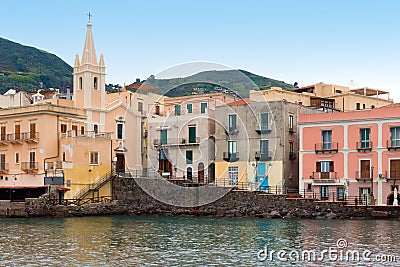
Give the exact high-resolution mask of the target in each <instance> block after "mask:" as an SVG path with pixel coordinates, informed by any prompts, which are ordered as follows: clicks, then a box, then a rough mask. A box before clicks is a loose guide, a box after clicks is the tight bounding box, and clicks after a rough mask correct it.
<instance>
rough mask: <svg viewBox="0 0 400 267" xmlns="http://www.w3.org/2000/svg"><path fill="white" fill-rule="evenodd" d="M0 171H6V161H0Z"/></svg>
mask: <svg viewBox="0 0 400 267" xmlns="http://www.w3.org/2000/svg"><path fill="white" fill-rule="evenodd" d="M0 173H2V174H4V173H8V163H5V162H0Z"/></svg>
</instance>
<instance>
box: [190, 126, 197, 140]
mask: <svg viewBox="0 0 400 267" xmlns="http://www.w3.org/2000/svg"><path fill="white" fill-rule="evenodd" d="M189 143H196V127H195V126H189Z"/></svg>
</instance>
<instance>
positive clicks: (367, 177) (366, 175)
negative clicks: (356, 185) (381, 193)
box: [355, 170, 372, 182]
mask: <svg viewBox="0 0 400 267" xmlns="http://www.w3.org/2000/svg"><path fill="white" fill-rule="evenodd" d="M355 178H356V180H357V181H361V182H366V181H371V179H372V176H371V172H370V171H369V170H365V171H356V175H355Z"/></svg>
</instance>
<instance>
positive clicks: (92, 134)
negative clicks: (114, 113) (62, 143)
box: [61, 130, 113, 139]
mask: <svg viewBox="0 0 400 267" xmlns="http://www.w3.org/2000/svg"><path fill="white" fill-rule="evenodd" d="M61 137H62V138H75V137H77V138H99V139H112V138H113V133H111V132H97V133H96V132H95V131H84V132H81V131H75V130H70V131H68V132H66V133H61Z"/></svg>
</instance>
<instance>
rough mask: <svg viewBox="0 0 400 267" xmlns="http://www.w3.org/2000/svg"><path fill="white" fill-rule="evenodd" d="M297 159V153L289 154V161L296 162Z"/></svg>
mask: <svg viewBox="0 0 400 267" xmlns="http://www.w3.org/2000/svg"><path fill="white" fill-rule="evenodd" d="M296 158H297V155H296V153H295V152H289V159H290V160H295V159H296Z"/></svg>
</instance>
